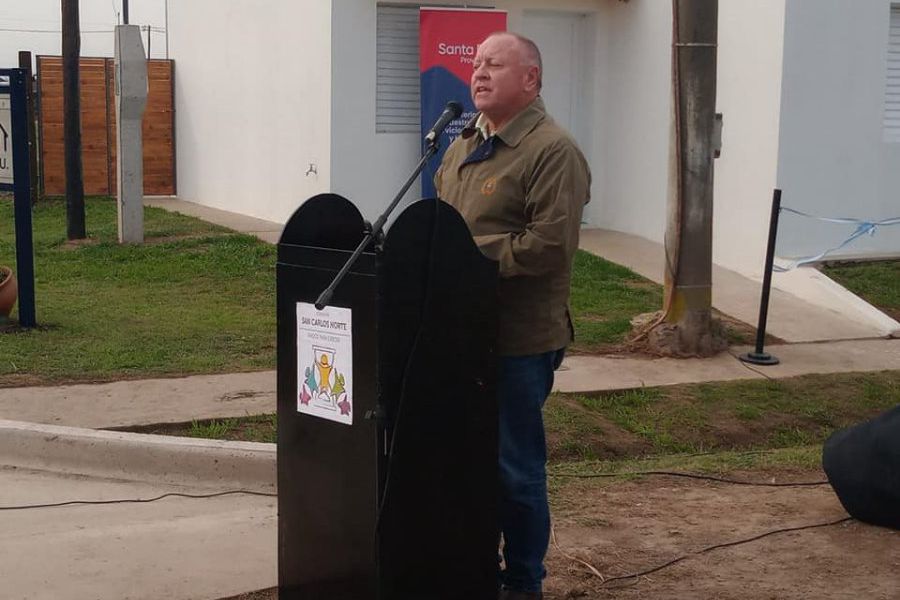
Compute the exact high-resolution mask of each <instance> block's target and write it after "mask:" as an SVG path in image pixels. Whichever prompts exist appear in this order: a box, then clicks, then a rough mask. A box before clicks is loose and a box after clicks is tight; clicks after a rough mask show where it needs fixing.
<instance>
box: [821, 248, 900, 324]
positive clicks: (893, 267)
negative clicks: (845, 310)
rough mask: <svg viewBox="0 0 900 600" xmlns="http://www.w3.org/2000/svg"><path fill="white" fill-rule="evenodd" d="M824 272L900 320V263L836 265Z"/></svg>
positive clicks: (893, 261) (881, 262) (829, 266)
mask: <svg viewBox="0 0 900 600" xmlns="http://www.w3.org/2000/svg"><path fill="white" fill-rule="evenodd" d="M823 270H824V271H825V274H826V275H828V276H829V277H831V278H832V279H834V280H835V281H837V282H838V283H840V284H841V285H842V286H844V287H845V288H847V289H848V290H850V291H851V292H853V293H854V294H856V295H858V296H860V297H862V298H863V299H865V300H866V301H867V302H869V303H870V304H873V305H875V306H877V307H879V308H880V309H881V310H883V311H885V312H886V313H888V314H889V315H891V316H893V317H894V318H897V319H900V260H892V261H877V262H857V263H832V264H830V265H828V266H826V267H825V268H824V269H823Z"/></svg>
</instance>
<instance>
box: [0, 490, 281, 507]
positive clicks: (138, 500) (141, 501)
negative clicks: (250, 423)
mask: <svg viewBox="0 0 900 600" xmlns="http://www.w3.org/2000/svg"><path fill="white" fill-rule="evenodd" d="M236 494H243V495H245V496H265V497H268V498H275V497H277V496H278V494H277V493H274V492H253V491H250V490H229V491H227V492H215V493H212V494H187V493H182V492H169V493H167V494H162V495H159V496H156V497H154V498H126V499H124V500H69V501H68V502H55V503H53V504H23V505H20V506H0V511H4V510H26V509H30V508H57V507H60V506H76V505H92V504H146V503H148V502H156V501H157V500H162V499H163V498H174V497H178V498H218V497H220V496H233V495H236Z"/></svg>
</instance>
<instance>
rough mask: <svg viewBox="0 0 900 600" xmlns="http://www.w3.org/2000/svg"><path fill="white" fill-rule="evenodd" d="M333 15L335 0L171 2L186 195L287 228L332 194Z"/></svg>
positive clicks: (180, 166) (181, 185) (181, 180)
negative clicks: (312, 202)
mask: <svg viewBox="0 0 900 600" xmlns="http://www.w3.org/2000/svg"><path fill="white" fill-rule="evenodd" d="M331 18H332V7H331V1H330V0H316V1H315V2H283V1H280V0H228V2H222V1H221V0H169V30H170V31H169V43H170V51H171V53H172V56H173V57H174V58H175V103H176V104H175V118H176V121H175V133H176V160H177V176H178V195H179V197H180V198H182V199H184V200H188V201H192V202H197V203H199V204H204V205H207V206H211V207H214V208H219V209H223V210H228V211H232V212H238V213H243V214H246V215H250V216H254V217H257V218H261V219H268V220H272V221H277V222H285V221H287V219H288V218H289V217H290V216H291V214H292V213H293V211H294V210H295V209H296V208H297V207H298V206H299V205H300V203H301V202H302V201H303V200H305V199H306V198H308V197H310V196H312V195H314V194H318V193H321V192H325V191H329V190H330V188H331V187H332V184H331V176H332V163H331V139H332V136H331V126H332V124H331V107H332V87H331V81H332V70H331V66H332V61H331V46H332V39H331V38H332V31H331ZM341 76H343V75H341ZM341 102H342V100H340V99H337V100H336V103H337V104H340V103H341Z"/></svg>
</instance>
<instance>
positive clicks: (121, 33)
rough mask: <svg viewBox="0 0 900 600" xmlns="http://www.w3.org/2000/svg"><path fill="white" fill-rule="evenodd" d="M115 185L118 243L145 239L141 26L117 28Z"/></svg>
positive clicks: (144, 82)
mask: <svg viewBox="0 0 900 600" xmlns="http://www.w3.org/2000/svg"><path fill="white" fill-rule="evenodd" d="M115 44H116V48H115V52H116V61H115V67H116V185H117V188H118V189H117V197H118V206H119V242H120V243H125V244H140V243H143V241H144V152H143V146H142V144H143V137H142V133H141V120H142V118H143V116H144V109H145V108H146V107H147V61H146V59H145V58H144V44H143V42H142V41H141V29H140V27H138V26H137V25H118V26H117V27H116V40H115Z"/></svg>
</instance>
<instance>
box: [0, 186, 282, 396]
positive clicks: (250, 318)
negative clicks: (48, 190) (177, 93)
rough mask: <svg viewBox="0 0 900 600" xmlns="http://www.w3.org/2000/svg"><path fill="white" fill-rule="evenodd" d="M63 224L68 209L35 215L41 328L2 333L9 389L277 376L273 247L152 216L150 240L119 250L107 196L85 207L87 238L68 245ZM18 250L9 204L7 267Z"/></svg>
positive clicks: (1, 207)
mask: <svg viewBox="0 0 900 600" xmlns="http://www.w3.org/2000/svg"><path fill="white" fill-rule="evenodd" d="M65 221H66V217H65V205H64V203H63V202H62V201H60V200H49V201H44V202H41V203H39V204H37V205H36V206H35V208H34V255H35V256H34V258H35V272H36V312H37V319H38V323H39V325H40V327H39V328H38V329H36V330H31V331H23V330H18V331H7V332H4V333H0V384H3V383H6V384H17V383H54V382H59V381H66V380H110V379H121V378H128V377H145V376H154V375H172V374H191V373H216V372H229V371H242V370H254V369H264V368H274V366H275V299H274V293H275V292H274V269H275V248H274V247H273V246H271V245H268V244H265V243H263V242H260V241H258V240H257V239H255V238H253V237H250V236H246V235H239V234H235V233H233V232H231V231H229V230H227V229H224V228H221V227H217V226H214V225H210V224H208V223H205V222H203V221H200V220H197V219H193V218H190V217H186V216H182V215H178V214H175V213H169V212H166V211H164V210H161V209H154V208H146V209H145V237H146V240H147V243H145V244H143V245H134V246H130V245H119V244H118V243H117V241H116V236H117V233H116V205H115V202H113V201H111V200H109V199H105V198H92V199H89V200H88V202H87V207H86V222H87V228H88V235H89V238H90V239H89V240H88V241H86V242H82V243H77V244H72V243H67V241H66V229H65ZM14 243H15V242H14V227H13V212H12V203H11V202H3V201H0V264H10V265H15V258H14V256H15V246H14ZM15 314H16V313H15V312H14V313H13V316H15Z"/></svg>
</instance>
